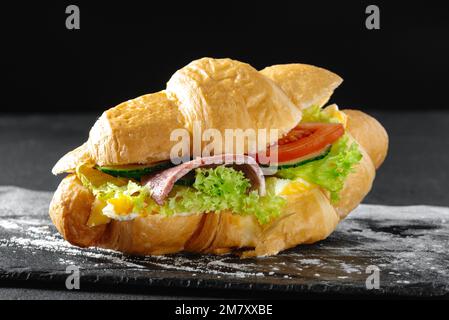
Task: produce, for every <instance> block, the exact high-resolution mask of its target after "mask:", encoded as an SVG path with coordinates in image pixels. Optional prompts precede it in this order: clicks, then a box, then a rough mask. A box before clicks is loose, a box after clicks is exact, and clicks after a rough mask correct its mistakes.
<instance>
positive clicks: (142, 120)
mask: <svg viewBox="0 0 449 320" xmlns="http://www.w3.org/2000/svg"><path fill="white" fill-rule="evenodd" d="M184 126H185V121H184V118H183V115H182V113H181V112H180V111H179V110H178V107H177V106H176V104H174V102H173V101H172V100H169V99H168V98H167V95H166V93H165V92H164V91H160V92H157V93H153V94H147V95H144V96H141V97H138V98H136V99H133V100H129V101H126V102H124V103H122V104H119V105H118V106H116V107H114V108H112V109H109V110H107V111H105V112H104V113H103V115H102V116H101V117H100V118H99V119H98V120H97V122H96V123H95V124H94V126H93V127H92V129H91V130H90V133H89V140H88V148H89V152H90V155H91V157H92V158H93V159H94V161H95V163H96V164H99V165H121V164H130V163H151V162H155V161H160V160H166V159H169V158H170V150H171V148H172V147H173V146H174V145H175V144H176V141H170V134H171V132H172V131H173V130H174V129H177V128H183V127H184Z"/></svg>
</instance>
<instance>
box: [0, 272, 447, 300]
mask: <svg viewBox="0 0 449 320" xmlns="http://www.w3.org/2000/svg"><path fill="white" fill-rule="evenodd" d="M66 278H67V274H65V273H62V272H53V273H42V271H32V272H20V271H19V272H10V271H9V272H6V271H5V270H0V287H8V286H9V285H10V284H14V285H15V286H17V284H18V283H20V284H21V285H22V286H24V287H27V284H31V283H32V284H33V286H32V287H33V288H36V287H42V288H49V287H53V288H54V287H55V284H57V283H60V288H58V289H63V290H66V288H65V287H64V284H65V280H66ZM82 283H83V288H84V289H85V290H87V291H103V289H104V288H107V289H110V288H112V287H114V288H115V290H119V291H120V290H122V291H137V292H142V293H145V292H151V291H152V290H153V291H154V290H155V289H201V290H204V289H206V290H207V289H213V290H219V291H229V290H233V291H241V292H248V291H257V292H260V293H267V292H273V293H274V296H276V294H278V293H282V294H285V293H291V294H292V297H293V296H295V295H302V296H304V295H309V294H310V295H311V296H320V295H323V296H340V297H345V296H351V297H357V296H359V297H361V298H363V297H365V298H366V297H373V298H375V297H378V298H379V297H386V296H389V297H404V298H416V297H421V298H449V284H446V285H444V284H439V285H438V286H434V285H432V284H431V283H419V285H416V284H410V285H404V286H402V287H398V286H387V287H385V288H380V289H379V290H367V289H366V288H365V287H363V286H359V287H354V285H353V284H346V285H345V284H340V285H339V286H338V290H336V289H335V288H336V287H335V286H331V285H330V283H323V284H316V283H315V284H313V285H305V284H297V283H296V284H272V283H269V282H267V283H261V282H258V283H254V282H251V280H249V279H245V280H242V279H237V280H230V279H212V278H204V279H198V278H184V279H179V278H175V277H164V278H162V277H157V276H155V277H127V278H126V281H120V282H118V281H117V277H116V275H115V276H109V275H107V276H102V277H98V275H90V274H85V275H83V282H82ZM49 285H50V286H49Z"/></svg>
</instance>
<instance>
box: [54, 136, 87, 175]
mask: <svg viewBox="0 0 449 320" xmlns="http://www.w3.org/2000/svg"><path fill="white" fill-rule="evenodd" d="M81 163H86V164H95V161H94V160H93V159H92V158H91V156H90V154H89V150H88V148H87V143H84V144H82V145H81V146H79V147H78V148H76V149H74V150H72V151H70V152H68V153H67V154H65V155H64V156H63V157H62V158H61V159H59V161H58V162H57V163H56V164H55V166H54V167H53V169H52V170H51V172H52V173H53V174H54V175H58V174H61V173H64V172H68V173H74V172H75V169H76V167H77V166H78V165H79V164H81Z"/></svg>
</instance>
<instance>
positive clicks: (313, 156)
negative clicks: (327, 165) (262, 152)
mask: <svg viewBox="0 0 449 320" xmlns="http://www.w3.org/2000/svg"><path fill="white" fill-rule="evenodd" d="M330 150H331V147H330V146H328V147H326V148H324V149H322V150H320V151H318V152H314V153H313V154H308V155H307V156H304V157H301V158H298V159H294V160H290V161H288V162H281V163H278V164H275V165H273V164H272V166H277V167H278V169H287V168H294V167H299V166H302V165H304V164H306V163H309V162H312V161H316V160H320V159H323V158H324V157H325V156H327V155H328V154H329V152H330ZM260 166H261V167H269V166H264V165H260Z"/></svg>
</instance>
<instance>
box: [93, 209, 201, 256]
mask: <svg viewBox="0 0 449 320" xmlns="http://www.w3.org/2000/svg"><path fill="white" fill-rule="evenodd" d="M201 219H202V214H194V215H189V216H175V217H165V216H162V215H158V214H155V215H150V216H147V217H142V218H136V219H134V220H131V221H112V222H111V223H110V224H109V225H108V227H107V230H106V232H105V233H104V235H103V237H102V239H101V240H100V242H99V243H98V246H100V247H103V248H107V249H113V250H118V251H121V252H126V253H130V254H140V255H159V254H168V253H174V252H179V251H183V250H184V248H185V244H186V243H187V241H188V240H189V239H190V238H191V237H192V235H193V234H194V232H195V231H196V230H197V228H198V227H199V225H200V222H201Z"/></svg>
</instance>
